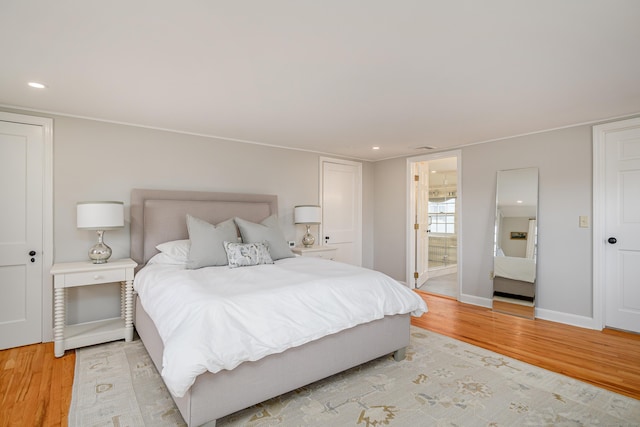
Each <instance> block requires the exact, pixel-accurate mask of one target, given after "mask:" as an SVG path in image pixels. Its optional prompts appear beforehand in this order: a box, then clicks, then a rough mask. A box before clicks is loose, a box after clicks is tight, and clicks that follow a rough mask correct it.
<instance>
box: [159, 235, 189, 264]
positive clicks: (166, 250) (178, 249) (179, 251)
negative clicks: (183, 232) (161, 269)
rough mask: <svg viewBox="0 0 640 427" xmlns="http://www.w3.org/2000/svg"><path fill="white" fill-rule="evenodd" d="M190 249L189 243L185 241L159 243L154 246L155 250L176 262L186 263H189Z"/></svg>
mask: <svg viewBox="0 0 640 427" xmlns="http://www.w3.org/2000/svg"><path fill="white" fill-rule="evenodd" d="M190 248H191V241H190V240H188V239H185V240H172V241H171V242H164V243H160V244H159V245H158V246H156V249H157V250H159V251H160V252H162V253H163V254H166V255H168V256H170V257H171V258H174V259H175V260H176V261H180V262H184V263H186V262H187V261H189V249H190Z"/></svg>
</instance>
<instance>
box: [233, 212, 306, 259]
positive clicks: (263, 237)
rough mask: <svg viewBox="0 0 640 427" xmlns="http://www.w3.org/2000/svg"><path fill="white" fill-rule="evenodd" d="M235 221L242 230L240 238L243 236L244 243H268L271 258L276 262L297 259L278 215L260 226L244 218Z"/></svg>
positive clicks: (272, 216)
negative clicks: (281, 226)
mask: <svg viewBox="0 0 640 427" xmlns="http://www.w3.org/2000/svg"><path fill="white" fill-rule="evenodd" d="M235 221H236V224H237V226H238V228H239V229H240V236H242V241H243V242H244V243H260V242H267V243H268V245H269V254H271V258H272V259H273V260H274V261H277V260H279V259H282V258H293V257H295V255H294V254H293V252H291V249H289V243H288V242H287V240H286V239H285V238H284V233H283V232H282V230H281V229H280V224H279V223H278V217H277V216H276V215H271V216H270V217H269V218H267V219H265V220H264V221H262V222H261V223H260V224H256V223H255V222H251V221H247V220H244V219H242V218H235Z"/></svg>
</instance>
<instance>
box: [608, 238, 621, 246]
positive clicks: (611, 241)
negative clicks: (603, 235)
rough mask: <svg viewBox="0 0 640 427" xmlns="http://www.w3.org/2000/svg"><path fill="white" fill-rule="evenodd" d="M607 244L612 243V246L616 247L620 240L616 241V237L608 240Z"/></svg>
mask: <svg viewBox="0 0 640 427" xmlns="http://www.w3.org/2000/svg"><path fill="white" fill-rule="evenodd" d="M607 242H609V243H611V244H612V245H615V244H616V243H617V242H618V239H616V238H615V237H609V238H608V239H607Z"/></svg>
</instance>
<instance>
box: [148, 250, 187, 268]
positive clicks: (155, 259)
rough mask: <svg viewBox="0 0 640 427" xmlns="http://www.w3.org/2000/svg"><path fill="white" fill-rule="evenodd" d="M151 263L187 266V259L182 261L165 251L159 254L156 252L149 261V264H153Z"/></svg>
mask: <svg viewBox="0 0 640 427" xmlns="http://www.w3.org/2000/svg"><path fill="white" fill-rule="evenodd" d="M151 264H165V265H182V266H186V265H187V262H186V261H181V260H179V259H177V258H174V257H172V256H171V255H169V254H166V253H164V252H160V253H159V254H155V255H154V256H152V257H151V259H150V260H149V261H147V265H151Z"/></svg>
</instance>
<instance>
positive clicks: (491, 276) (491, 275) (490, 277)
mask: <svg viewBox="0 0 640 427" xmlns="http://www.w3.org/2000/svg"><path fill="white" fill-rule="evenodd" d="M489 279H491V280H493V279H495V277H494V276H493V270H491V271H490V272H489Z"/></svg>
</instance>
